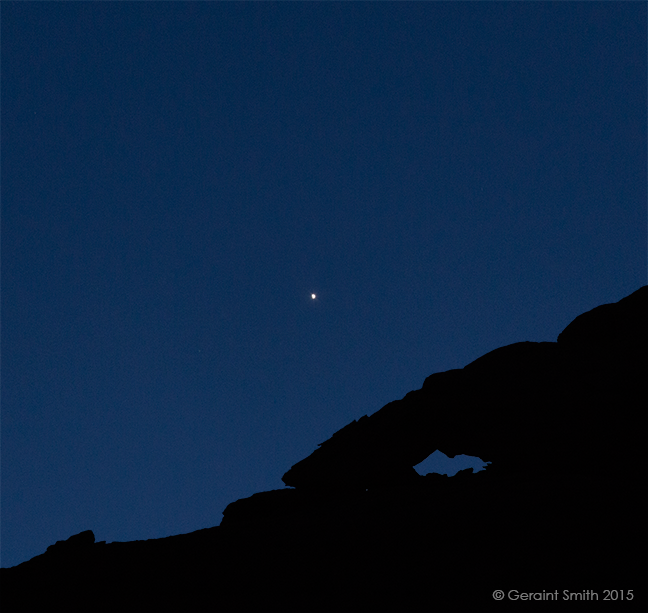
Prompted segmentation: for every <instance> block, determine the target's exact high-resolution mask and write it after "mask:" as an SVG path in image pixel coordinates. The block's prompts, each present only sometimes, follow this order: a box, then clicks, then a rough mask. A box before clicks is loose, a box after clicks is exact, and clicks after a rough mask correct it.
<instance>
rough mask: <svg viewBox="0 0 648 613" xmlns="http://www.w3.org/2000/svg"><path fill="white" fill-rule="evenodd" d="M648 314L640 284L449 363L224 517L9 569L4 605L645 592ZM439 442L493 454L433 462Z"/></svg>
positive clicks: (387, 601) (87, 543)
mask: <svg viewBox="0 0 648 613" xmlns="http://www.w3.org/2000/svg"><path fill="white" fill-rule="evenodd" d="M647 314H648V287H642V288H641V289H639V290H638V291H636V292H635V293H633V294H632V295H630V296H628V297H627V298H624V299H623V300H620V301H619V302H617V303H615V304H610V305H602V306H600V307H597V308H596V309H593V310H592V311H589V312H588V313H585V314H583V315H580V316H579V317H577V318H576V319H575V320H574V321H573V322H572V323H571V324H570V325H569V326H567V328H565V330H564V331H563V332H562V333H561V334H560V336H559V337H558V341H557V342H555V343H549V342H547V343H515V344H513V345H509V346H507V347H502V348H500V349H496V350H495V351H492V352H490V353H488V354H486V355H485V356H482V357H481V358H479V359H478V360H475V361H474V362H472V363H471V364H469V365H467V366H466V367H465V368H463V369H457V370H451V371H447V372H444V373H437V374H433V375H431V376H430V377H428V378H427V379H426V380H425V382H424V384H423V387H422V388H421V389H420V390H416V391H413V392H410V393H409V394H407V396H405V398H403V399H402V400H399V401H395V402H392V403H389V404H388V405H386V406H385V407H383V408H382V409H380V410H379V411H377V412H376V413H375V414H373V415H371V416H370V417H367V416H365V417H362V418H360V419H359V420H358V421H354V422H352V423H351V424H349V425H348V426H346V427H345V428H343V429H342V430H340V431H339V432H337V433H335V434H334V435H333V436H332V437H331V438H330V439H329V440H328V441H325V442H324V443H322V444H321V445H319V447H318V449H316V450H315V451H314V452H313V453H312V454H311V455H310V456H308V457H307V458H305V459H304V460H302V461H301V462H298V463H297V464H295V465H294V466H293V467H292V468H291V469H290V470H289V471H288V472H287V473H286V474H285V475H284V476H283V481H284V483H286V485H288V486H290V488H286V489H282V490H275V491H271V492H261V493H259V494H255V495H254V496H251V497H250V498H247V499H243V500H238V501H236V502H233V503H232V504H230V505H229V506H228V507H227V508H226V509H225V511H224V517H223V521H222V523H221V525H220V526H217V527H214V528H206V529H204V530H199V531H197V532H193V533H191V534H185V535H179V536H173V537H168V538H165V539H155V540H149V541H135V542H127V543H109V544H106V543H94V535H93V534H92V533H91V532H90V531H86V532H83V533H81V534H80V535H76V536H74V537H71V538H70V539H68V541H64V542H59V543H57V544H56V545H55V546H52V547H49V548H48V550H47V552H45V553H44V554H42V555H40V556H36V557H35V558H33V559H32V560H29V561H28V562H25V563H23V564H20V565H18V566H16V567H13V568H10V569H0V579H1V581H2V583H1V589H2V596H1V601H0V605H1V607H2V611H521V610H523V611H526V610H529V611H598V610H601V611H646V610H648V599H647V589H646V583H647V582H646V578H647V577H648V458H647V457H646V456H647V451H648V445H647V433H648V378H647V373H648V318H647V317H646V315H647ZM436 449H440V450H441V451H443V452H444V453H446V454H447V455H448V456H450V457H453V456H454V455H456V454H461V453H465V454H468V455H474V456H478V457H480V458H481V459H483V460H484V461H487V462H491V464H490V465H489V466H488V468H487V469H486V470H483V471H480V472H478V473H473V472H472V469H468V470H465V471H461V472H460V473H458V474H457V475H456V476H454V477H451V478H448V477H445V476H441V475H427V476H425V477H421V476H419V475H418V474H417V473H416V471H415V470H414V469H413V468H412V467H413V466H414V465H416V464H418V463H419V462H421V461H422V460H424V459H425V458H426V457H427V456H428V455H430V454H431V453H432V452H434V451H435V450H436ZM292 488H294V489H292ZM496 590H502V591H503V592H504V599H503V600H497V599H496V598H494V596H493V594H494V592H495V591H496Z"/></svg>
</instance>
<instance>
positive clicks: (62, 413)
mask: <svg viewBox="0 0 648 613" xmlns="http://www.w3.org/2000/svg"><path fill="white" fill-rule="evenodd" d="M1 11H2V14H1V17H2V32H1V35H2V37H1V41H2V58H1V60H2V89H1V92H2V158H1V160H2V183H1V196H2V416H1V417H2V422H1V426H2V439H1V449H2V482H1V483H2V501H1V509H2V533H1V537H2V538H1V554H2V557H1V559H0V563H1V565H2V566H5V567H6V566H13V565H15V564H18V563H20V562H23V561H25V560H27V559H29V558H31V557H33V556H35V555H37V554H40V553H42V552H44V551H45V549H46V548H47V546H48V545H51V544H53V543H54V542H55V541H57V540H61V539H65V538H68V537H69V536H71V535H72V534H76V533H78V532H80V531H82V530H87V529H91V530H93V531H94V533H95V536H96V538H97V540H106V541H108V542H111V541H127V540H136V539H150V538H160V537H165V536H169V535H172V534H181V533H186V532H191V531H194V530H198V529H200V528H207V527H211V526H215V525H218V524H219V523H220V521H221V518H222V511H223V509H224V508H225V506H226V505H227V504H228V503H230V502H233V501H234V500H236V499H238V498H242V497H246V496H250V495H252V494H253V493H255V492H259V491H264V490H270V489H277V488H282V487H284V485H283V483H282V482H281V476H282V475H283V473H284V472H286V471H287V470H288V469H289V468H290V467H291V466H292V465H293V464H294V463H296V462H297V461H299V460H301V459H302V458H304V457H305V456H307V455H308V454H310V453H311V452H312V451H313V450H314V449H315V448H316V446H317V443H320V442H322V441H324V440H326V439H327V438H329V437H330V436H331V435H332V434H333V432H335V431H336V430H338V429H339V428H341V427H342V426H344V425H346V424H347V423H349V422H350V421H351V420H353V419H358V418H359V417H361V416H362V415H365V414H372V413H374V412H375V411H377V410H378V409H380V408H381V407H382V406H383V405H385V404H386V403H388V402H390V401H392V400H395V399H398V398H401V397H403V396H404V395H405V394H406V393H407V392H408V391H410V390H413V389H418V388H420V387H421V385H422V384H423V380H424V379H425V377H427V376H428V375H430V374H432V373H434V372H439V371H445V370H449V369H451V368H461V367H463V366H465V365H466V364H468V363H470V362H471V361H473V360H475V359H476V358H478V357H479V356H481V355H483V354H484V353H487V352H488V351H490V350H492V349H495V348H497V347H501V346H503V345H507V344H510V343H514V342H518V341H525V340H530V341H555V340H556V337H557V335H558V334H559V333H560V332H561V331H562V330H563V328H565V326H567V324H569V323H570V322H571V321H572V320H573V319H574V318H575V317H576V316H577V315H579V314H580V313H582V312H584V311H587V310H589V309H591V308H593V307H595V306H598V305H599V304H603V303H606V302H616V301H618V300H620V299H621V298H623V297H625V296H627V295H628V294H630V293H632V292H633V291H634V290H636V289H637V288H639V287H640V286H641V285H644V284H645V283H646V275H647V269H646V232H647V223H646V221H647V220H646V200H647V193H646V180H647V176H646V161H647V156H646V151H647V140H646V108H647V101H646V90H647V87H646V23H647V21H646V12H647V7H646V4H645V3H643V2H634V3H629V2H609V3H601V2H569V3H567V2H565V3H562V2H561V3H552V2H530V3H519V2H517V3H516V2H503V3H499V2H484V3H472V2H470V3H468V2H465V3H464V2H448V3H445V2H429V3H422V2H418V3H407V2H399V3H391V2H381V3H346V2H344V3H269V2H268V3H265V2H264V3H206V2H205V3H193V2H191V3H190V2H182V3H180V2H178V3H161V2H159V3H158V2H151V3H144V2H139V3H98V2H97V3H78V2H75V3H60V2H56V3H22V2H20V3H18V2H16V3H14V2H2V7H1ZM311 293H315V294H316V295H317V299H316V300H312V299H311V298H310V296H311ZM469 427H470V424H466V428H469ZM441 451H443V449H441ZM465 454H467V455H471V450H470V449H466V450H465ZM483 459H484V460H488V458H483ZM451 470H456V468H452V469H451ZM424 472H426V471H424Z"/></svg>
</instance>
